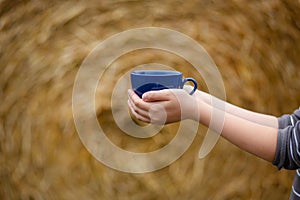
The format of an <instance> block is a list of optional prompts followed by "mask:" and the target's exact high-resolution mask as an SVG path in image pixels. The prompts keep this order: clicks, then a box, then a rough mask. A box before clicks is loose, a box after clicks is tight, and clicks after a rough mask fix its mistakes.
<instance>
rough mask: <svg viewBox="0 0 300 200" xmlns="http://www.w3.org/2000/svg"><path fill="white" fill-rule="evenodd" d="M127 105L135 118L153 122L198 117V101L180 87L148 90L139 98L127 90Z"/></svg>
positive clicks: (195, 118)
mask: <svg viewBox="0 0 300 200" xmlns="http://www.w3.org/2000/svg"><path fill="white" fill-rule="evenodd" d="M128 96H129V99H128V106H129V109H130V112H131V113H132V114H133V116H134V117H136V118H137V119H139V120H141V121H144V122H148V123H150V122H151V123H154V124H168V123H172V122H177V121H180V120H183V119H193V120H197V121H198V119H199V117H198V116H199V115H198V103H197V100H196V98H195V97H194V96H192V95H189V93H188V92H186V91H185V90H182V89H165V90H159V91H150V92H147V93H145V94H144V95H143V96H142V99H141V98H139V97H138V96H137V95H136V94H135V93H134V91H133V90H131V89H130V90H128Z"/></svg>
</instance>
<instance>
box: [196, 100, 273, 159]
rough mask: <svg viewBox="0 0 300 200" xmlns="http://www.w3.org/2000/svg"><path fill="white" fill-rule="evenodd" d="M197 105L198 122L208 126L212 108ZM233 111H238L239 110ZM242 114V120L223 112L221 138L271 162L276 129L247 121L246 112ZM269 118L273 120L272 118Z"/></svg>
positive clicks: (204, 104) (205, 105)
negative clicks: (199, 114)
mask: <svg viewBox="0 0 300 200" xmlns="http://www.w3.org/2000/svg"><path fill="white" fill-rule="evenodd" d="M199 105H200V106H198V109H199V112H200V113H201V116H200V122H201V123H202V124H204V125H206V126H209V124H210V119H211V112H212V109H213V108H212V106H211V105H209V104H207V103H205V102H203V101H199ZM234 111H235V112H236V111H239V108H237V110H234ZM239 114H240V113H239ZM242 114H243V118H242V117H239V116H237V115H233V114H231V113H230V112H225V116H224V120H225V121H224V126H223V129H222V132H221V135H222V137H224V138H225V139H227V140H228V141H229V142H231V143H232V144H234V145H236V146H238V147H239V148H241V149H243V150H245V151H248V152H250V153H252V154H254V155H256V156H258V157H260V158H263V159H264V160H267V161H269V162H272V161H273V160H274V157H275V152H276V145H277V129H276V128H274V127H270V126H264V125H262V124H261V123H257V122H259V121H256V122H253V121H251V120H247V111H246V112H244V111H243V110H242ZM251 114H252V113H251ZM254 115H258V117H261V116H260V114H259V113H258V114H256V113H254ZM251 116H253V115H250V117H251ZM267 118H268V117H267ZM269 118H270V119H273V117H272V116H270V117H269ZM274 118H275V117H274ZM261 119H263V120H265V119H266V118H265V116H263V117H262V118H261ZM276 124H277V123H276ZM212 128H214V127H212Z"/></svg>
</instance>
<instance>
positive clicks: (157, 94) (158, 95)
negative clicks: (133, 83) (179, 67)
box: [142, 89, 173, 102]
mask: <svg viewBox="0 0 300 200" xmlns="http://www.w3.org/2000/svg"><path fill="white" fill-rule="evenodd" d="M171 95H173V93H172V90H169V89H168V90H159V91H150V92H146V93H144V94H143V96H142V100H143V101H146V102H153V101H168V100H170V96H171Z"/></svg>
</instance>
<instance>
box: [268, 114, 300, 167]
mask: <svg viewBox="0 0 300 200" xmlns="http://www.w3.org/2000/svg"><path fill="white" fill-rule="evenodd" d="M278 126H279V129H278V139H277V147H276V154H275V159H274V161H273V164H274V165H276V166H277V168H278V169H281V168H282V167H283V168H286V169H299V168H300V149H299V147H300V143H299V141H300V110H299V109H298V110H296V111H295V112H294V113H293V114H291V115H283V116H282V117H280V118H278Z"/></svg>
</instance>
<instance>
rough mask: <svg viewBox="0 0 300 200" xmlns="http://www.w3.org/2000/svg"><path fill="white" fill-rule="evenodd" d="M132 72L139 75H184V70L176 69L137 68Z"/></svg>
mask: <svg viewBox="0 0 300 200" xmlns="http://www.w3.org/2000/svg"><path fill="white" fill-rule="evenodd" d="M131 74H132V75H138V76H172V75H173V76H174V75H182V72H179V71H175V70H135V71H133V72H131Z"/></svg>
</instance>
